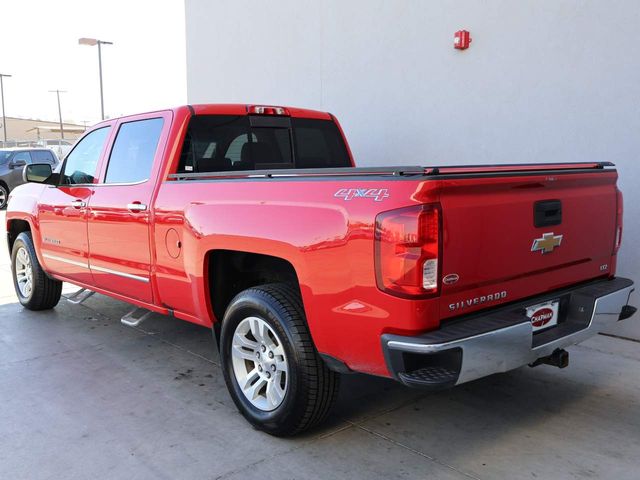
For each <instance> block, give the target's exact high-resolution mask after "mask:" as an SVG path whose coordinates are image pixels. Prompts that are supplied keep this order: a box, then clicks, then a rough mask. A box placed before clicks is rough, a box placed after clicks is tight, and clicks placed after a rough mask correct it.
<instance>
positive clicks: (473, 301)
mask: <svg viewBox="0 0 640 480" xmlns="http://www.w3.org/2000/svg"><path fill="white" fill-rule="evenodd" d="M504 298H507V291H506V290H503V291H502V292H497V293H490V294H488V295H481V296H479V297H475V298H469V299H467V300H463V301H461V302H455V303H450V304H449V310H452V311H453V310H458V309H460V308H466V307H471V306H473V305H479V304H482V303H485V302H493V301H494V300H502V299H504Z"/></svg>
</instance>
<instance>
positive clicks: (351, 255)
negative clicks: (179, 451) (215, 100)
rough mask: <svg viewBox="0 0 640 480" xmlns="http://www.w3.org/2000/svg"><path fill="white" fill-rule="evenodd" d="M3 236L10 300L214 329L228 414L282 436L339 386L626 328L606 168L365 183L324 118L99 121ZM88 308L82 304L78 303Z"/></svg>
mask: <svg viewBox="0 0 640 480" xmlns="http://www.w3.org/2000/svg"><path fill="white" fill-rule="evenodd" d="M24 176H25V179H26V180H28V181H29V183H27V184H25V185H22V186H20V187H19V188H16V189H15V190H14V191H13V192H12V193H11V197H10V200H9V205H8V212H7V217H6V228H7V235H8V244H9V249H10V253H11V259H12V272H13V280H14V283H15V290H16V293H17V296H18V298H19V300H20V302H21V303H22V305H24V307H25V308H27V309H31V310H43V309H50V308H53V307H55V305H56V304H57V303H58V301H59V300H60V296H61V288H62V282H71V283H73V284H76V285H78V286H79V287H81V290H79V293H78V295H79V296H80V297H78V296H77V295H76V296H74V298H71V299H72V300H74V301H76V302H79V301H82V300H83V299H84V298H86V296H87V295H90V294H91V293H93V292H99V293H102V294H105V295H109V296H111V297H113V298H116V299H119V300H122V301H125V302H129V303H131V304H133V306H134V310H132V312H131V313H129V314H127V315H126V316H125V317H123V319H122V321H123V323H125V324H128V325H137V324H138V323H139V322H140V321H142V320H143V319H145V318H147V317H148V313H149V312H157V313H160V314H164V315H173V316H175V317H177V318H180V319H183V320H186V321H189V322H193V323H196V324H198V325H202V326H204V327H207V328H211V329H212V330H213V332H214V338H215V341H216V343H217V346H218V348H219V352H220V359H221V365H222V371H223V375H224V379H225V382H226V384H227V386H228V389H229V392H230V395H231V397H232V398H233V400H234V402H235V404H236V405H237V407H238V409H239V410H240V412H241V413H242V414H243V415H244V416H245V417H246V418H247V420H248V421H249V422H251V423H252V424H253V425H255V426H256V427H257V428H259V429H262V430H264V431H266V432H268V433H271V434H273V435H292V434H295V433H297V432H300V431H302V430H304V429H306V428H309V427H311V426H313V425H315V424H317V423H318V422H320V421H321V420H322V419H323V418H324V417H325V416H326V415H327V412H328V411H329V409H330V407H331V405H332V403H333V402H334V400H335V398H336V395H337V391H338V383H339V378H340V374H343V373H349V372H362V373H367V374H371V375H378V376H382V377H391V378H394V379H396V380H398V381H399V382H402V383H403V384H405V385H408V386H411V387H423V388H430V389H437V388H445V387H452V386H454V385H459V384H462V383H465V382H469V381H472V380H475V379H478V378H481V377H485V376H487V375H491V374H494V373H498V372H505V371H507V370H511V369H515V368H518V367H521V366H525V365H532V366H533V365H538V364H541V363H546V364H551V365H555V366H559V367H564V366H566V365H567V362H568V354H567V352H566V350H564V348H565V347H568V346H570V345H573V344H576V343H578V342H581V341H583V340H585V339H587V338H589V337H591V336H592V335H595V334H597V333H598V332H600V331H602V330H603V329H605V328H607V327H609V326H610V325H612V324H614V323H615V322H617V321H619V320H623V319H625V318H628V317H630V316H631V315H632V314H633V313H634V312H635V308H634V307H632V306H631V305H629V297H630V294H631V292H632V290H633V282H632V281H631V280H628V279H625V278H619V277H616V276H615V271H616V256H617V253H618V249H619V247H620V242H621V238H622V195H621V193H620V191H619V190H618V189H617V187H616V179H617V172H616V170H615V168H614V166H613V165H612V164H610V163H577V164H575V163H574V164H570V163H567V164H535V165H499V166H452V167H418V166H406V167H403V166H398V167H384V168H375V167H370V168H369V167H366V168H356V167H355V166H354V162H353V158H352V154H351V152H350V150H349V147H348V145H347V142H346V140H345V138H344V134H343V132H342V130H341V127H340V125H339V123H338V121H337V120H336V119H335V117H334V116H333V115H331V114H328V113H323V112H318V111H312V110H304V109H298V108H286V107H277V106H262V105H193V106H191V105H189V106H182V107H179V108H175V109H172V110H166V111H157V112H152V113H146V114H142V115H135V116H129V117H123V118H118V119H111V120H107V121H104V122H102V123H100V124H98V125H96V126H95V127H93V128H92V129H91V130H90V131H88V132H87V133H86V134H85V135H84V136H83V137H82V138H81V139H80V140H79V141H78V142H77V144H76V145H75V147H74V148H73V150H72V151H71V152H70V153H69V154H68V156H67V157H66V159H65V161H64V163H63V164H62V165H61V167H60V168H56V169H55V171H53V172H52V169H51V167H50V165H45V164H32V165H27V166H26V168H25V171H24ZM82 289H84V290H82Z"/></svg>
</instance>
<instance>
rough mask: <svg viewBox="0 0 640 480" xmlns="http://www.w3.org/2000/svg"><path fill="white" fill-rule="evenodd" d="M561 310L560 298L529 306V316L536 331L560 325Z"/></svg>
mask: <svg viewBox="0 0 640 480" xmlns="http://www.w3.org/2000/svg"><path fill="white" fill-rule="evenodd" d="M559 311H560V302H559V300H551V301H547V302H544V303H538V304H536V305H531V306H530V307H527V313H526V315H527V318H528V319H529V320H530V321H531V328H532V330H533V332H534V333H536V332H539V331H542V330H546V329H548V328H551V327H555V326H556V325H558V317H559Z"/></svg>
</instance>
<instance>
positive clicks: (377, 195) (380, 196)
mask: <svg viewBox="0 0 640 480" xmlns="http://www.w3.org/2000/svg"><path fill="white" fill-rule="evenodd" d="M333 196H334V197H336V198H343V199H344V200H346V201H349V200H353V199H354V198H371V199H373V200H374V201H376V202H381V201H383V200H384V199H385V198H388V197H389V190H388V189H386V188H341V189H340V190H338V191H337V192H336V193H334V194H333Z"/></svg>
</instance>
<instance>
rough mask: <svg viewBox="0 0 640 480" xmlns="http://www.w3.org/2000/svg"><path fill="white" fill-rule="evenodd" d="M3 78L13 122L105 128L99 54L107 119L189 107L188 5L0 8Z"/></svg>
mask: <svg viewBox="0 0 640 480" xmlns="http://www.w3.org/2000/svg"><path fill="white" fill-rule="evenodd" d="M0 15H1V16H0V18H1V21H0V73H5V74H10V75H12V78H5V79H4V97H5V109H6V115H7V116H12V117H22V118H37V119H40V120H54V121H57V120H58V105H57V100H56V94H55V93H49V90H56V89H59V90H66V92H67V93H62V94H60V102H61V106H62V118H63V121H65V122H75V123H79V124H82V123H83V122H87V124H88V125H92V124H93V123H96V122H97V121H99V120H100V83H99V76H98V47H90V46H86V45H78V39H79V38H81V37H90V38H97V39H100V40H105V41H110V42H113V45H103V46H102V71H103V81H104V103H105V116H107V117H117V116H121V115H126V114H132V113H139V112H145V111H149V110H155V109H160V108H165V107H171V106H175V105H180V104H184V103H186V98H187V88H186V57H185V21H184V3H183V0H155V1H152V0H128V1H125V0H106V1H101V2H98V1H95V0H84V1H78V0H0Z"/></svg>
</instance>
